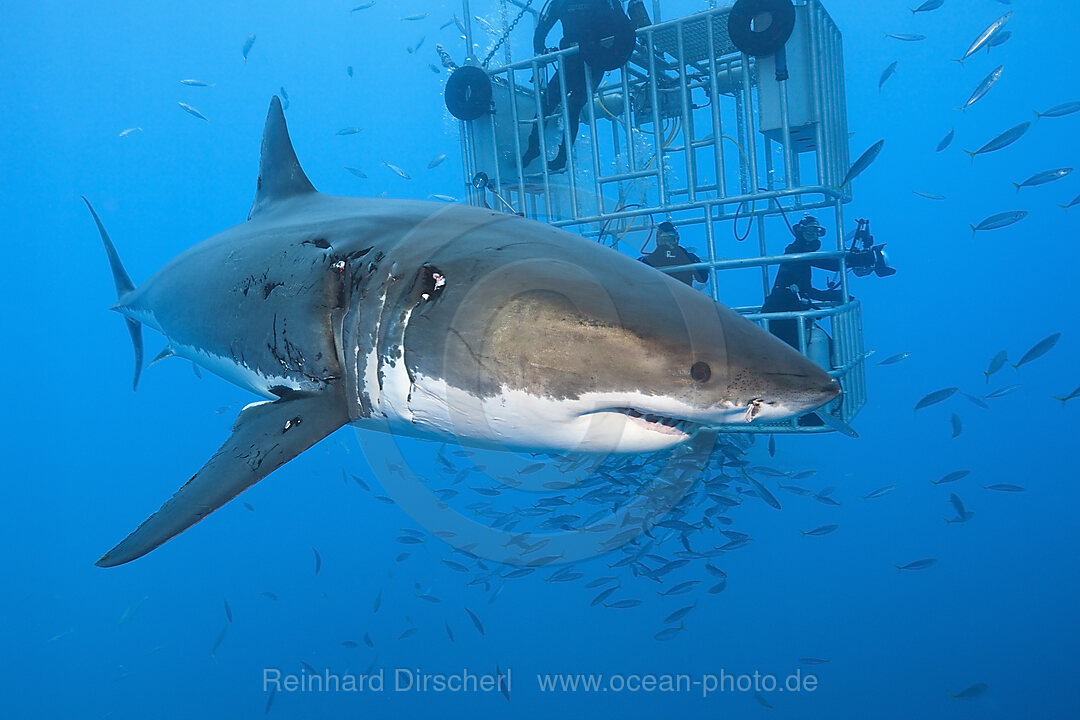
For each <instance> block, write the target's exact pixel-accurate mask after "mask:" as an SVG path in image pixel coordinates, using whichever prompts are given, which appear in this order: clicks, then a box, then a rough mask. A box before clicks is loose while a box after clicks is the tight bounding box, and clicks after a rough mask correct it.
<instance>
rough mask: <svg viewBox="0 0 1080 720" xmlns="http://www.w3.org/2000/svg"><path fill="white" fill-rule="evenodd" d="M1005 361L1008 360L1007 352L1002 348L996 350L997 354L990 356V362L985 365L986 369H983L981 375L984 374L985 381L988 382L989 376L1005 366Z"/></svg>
mask: <svg viewBox="0 0 1080 720" xmlns="http://www.w3.org/2000/svg"><path fill="white" fill-rule="evenodd" d="M1007 362H1009V353H1008V351H1007V350H1002V351H1000V352H998V354H997V355H995V356H994V357H992V358H990V364H989V365H987V366H986V370H983V375H985V376H986V382H990V376H991V375H993V374H994V373H996V372H997V371H998V370H1000V369H1001V368H1003V367H1005V363H1007Z"/></svg>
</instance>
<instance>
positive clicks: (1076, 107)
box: [1035, 100, 1080, 118]
mask: <svg viewBox="0 0 1080 720" xmlns="http://www.w3.org/2000/svg"><path fill="white" fill-rule="evenodd" d="M1074 112H1080V100H1076V101H1073V102H1067V103H1062V104H1061V105H1055V106H1054V107H1052V108H1050V109H1049V110H1047V111H1045V112H1039V111H1038V110H1036V111H1035V115H1036V116H1037V117H1040V118H1044V117H1048V118H1059V117H1065V116H1066V115H1072V114H1073V113H1074Z"/></svg>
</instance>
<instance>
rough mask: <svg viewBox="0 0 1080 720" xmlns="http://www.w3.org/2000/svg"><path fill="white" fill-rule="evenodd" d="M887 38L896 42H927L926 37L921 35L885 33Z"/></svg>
mask: <svg viewBox="0 0 1080 720" xmlns="http://www.w3.org/2000/svg"><path fill="white" fill-rule="evenodd" d="M885 37H887V38H893V39H894V40H903V41H904V42H918V41H920V40H925V39H926V36H925V35H919V34H917V33H885Z"/></svg>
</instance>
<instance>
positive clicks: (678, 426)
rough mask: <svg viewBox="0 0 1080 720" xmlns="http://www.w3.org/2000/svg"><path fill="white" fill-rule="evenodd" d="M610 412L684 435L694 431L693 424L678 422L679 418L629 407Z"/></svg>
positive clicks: (686, 421) (656, 428)
mask: <svg viewBox="0 0 1080 720" xmlns="http://www.w3.org/2000/svg"><path fill="white" fill-rule="evenodd" d="M612 410H613V411H614V412H618V413H622V414H623V415H628V416H630V417H632V418H637V419H638V420H643V421H644V422H645V423H646V424H649V425H658V426H662V427H665V428H669V429H670V430H676V431H678V432H681V433H684V434H686V435H692V434H693V432H694V430H695V429H696V426H695V425H694V423H692V422H690V421H689V420H680V419H679V418H673V417H668V416H667V415H658V414H656V413H649V412H642V411H640V410H638V409H636V408H631V407H621V408H612ZM653 429H655V430H660V428H659V427H654V428H653ZM661 432H665V431H661Z"/></svg>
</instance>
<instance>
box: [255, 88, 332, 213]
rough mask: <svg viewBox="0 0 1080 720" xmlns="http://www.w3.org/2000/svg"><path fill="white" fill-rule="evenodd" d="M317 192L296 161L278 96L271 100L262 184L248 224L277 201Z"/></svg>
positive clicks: (262, 162)
mask: <svg viewBox="0 0 1080 720" xmlns="http://www.w3.org/2000/svg"><path fill="white" fill-rule="evenodd" d="M313 192H315V186H314V185H312V184H311V181H310V180H308V178H307V175H305V174H304V170H303V168H301V167H300V161H299V160H297V159H296V151H294V150H293V145H292V140H290V139H289V128H288V126H286V124H285V113H284V111H283V110H282V109H281V100H279V99H278V97H277V96H276V95H275V96H274V97H273V98H271V100H270V111H269V112H268V113H267V114H266V126H265V127H264V128H263V140H262V157H261V158H260V159H259V182H258V186H257V189H256V190H255V202H253V203H252V204H251V212H250V213H248V220H250V219H251V218H253V217H255V216H256V215H258V214H259V213H260V212H263V211H265V210H266V209H267V208H268V207H270V206H272V205H273V204H274V201H276V200H282V199H285V198H289V197H293V196H295V195H303V194H306V193H313Z"/></svg>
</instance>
